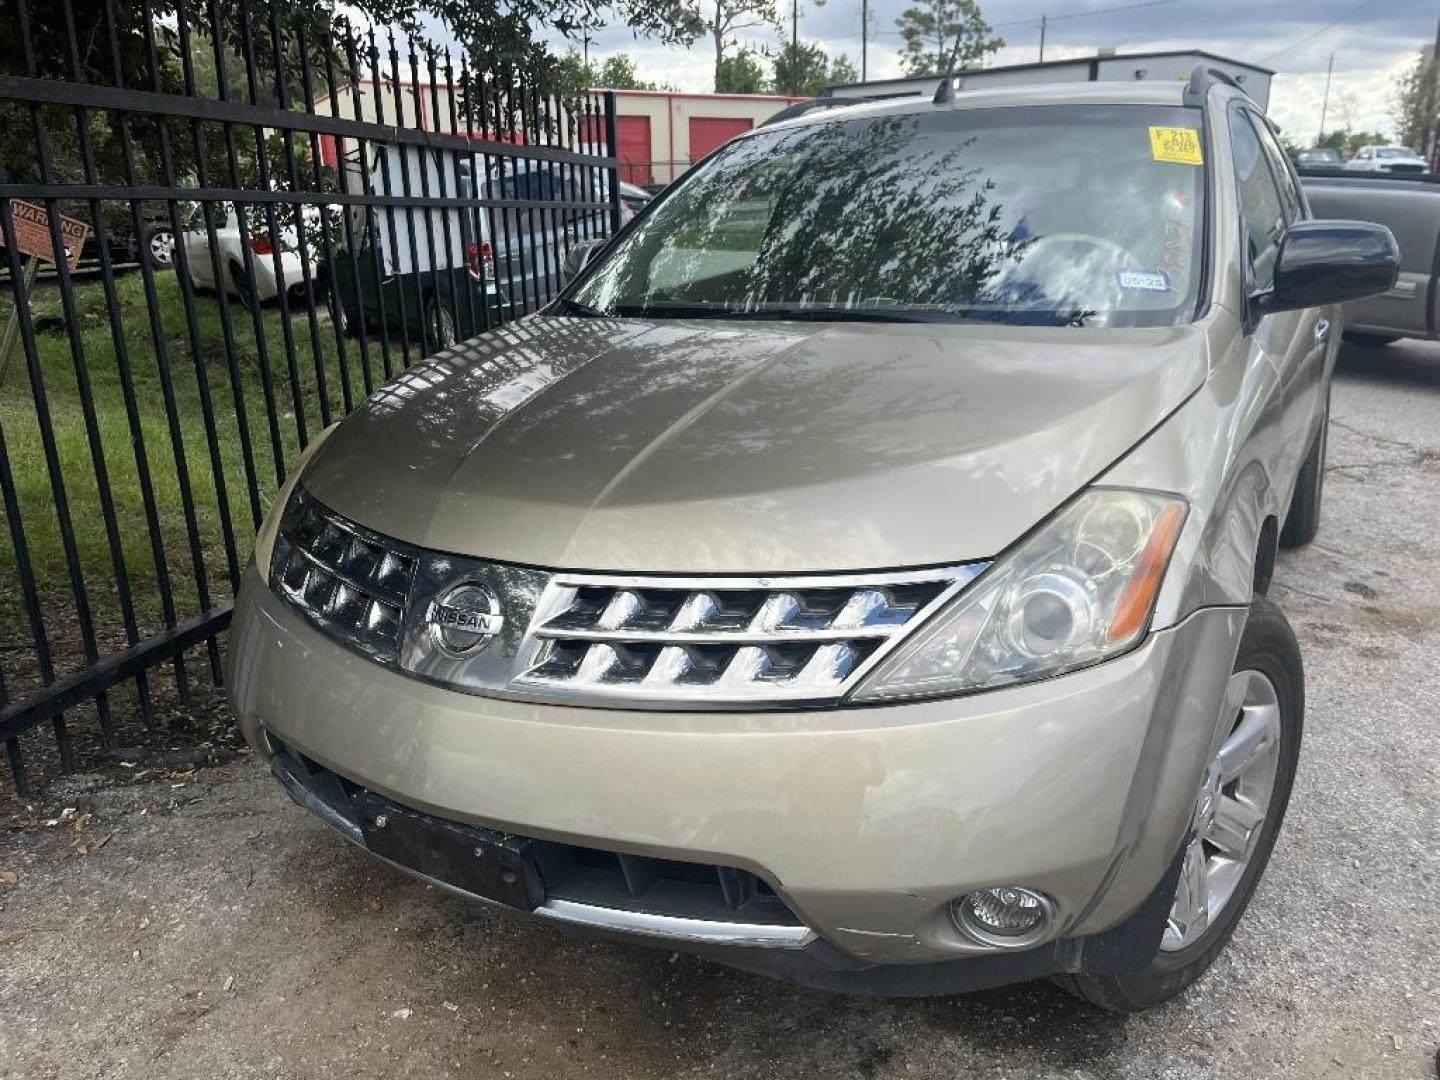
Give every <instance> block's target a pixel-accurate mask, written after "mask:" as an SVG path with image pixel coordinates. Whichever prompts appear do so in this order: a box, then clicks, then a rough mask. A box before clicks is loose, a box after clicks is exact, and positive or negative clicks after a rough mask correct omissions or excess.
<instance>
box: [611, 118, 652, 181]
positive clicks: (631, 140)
mask: <svg viewBox="0 0 1440 1080" xmlns="http://www.w3.org/2000/svg"><path fill="white" fill-rule="evenodd" d="M615 129H616V134H617V135H618V136H619V140H620V179H621V180H624V181H627V182H628V183H631V184H640V185H642V186H643V185H645V184H648V183H650V162H651V161H653V160H654V158H655V155H654V153H653V152H652V150H651V142H650V117H648V116H617V117H616V118H615Z"/></svg>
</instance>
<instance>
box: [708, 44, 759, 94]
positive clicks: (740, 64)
mask: <svg viewBox="0 0 1440 1080" xmlns="http://www.w3.org/2000/svg"><path fill="white" fill-rule="evenodd" d="M769 91H770V81H769V80H768V79H767V78H766V77H765V69H764V68H763V67H761V66H760V61H759V59H758V58H757V57H756V55H755V53H753V52H751V51H750V50H749V49H741V50H740V51H739V52H737V53H735V54H734V55H733V56H727V57H725V58H724V59H723V60H721V61H720V64H719V66H718V67H716V69H715V92H716V93H717V94H765V93H768V92H769Z"/></svg>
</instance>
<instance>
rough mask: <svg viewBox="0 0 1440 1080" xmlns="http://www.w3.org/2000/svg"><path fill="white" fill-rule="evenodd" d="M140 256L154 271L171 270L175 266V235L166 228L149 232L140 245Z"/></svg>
mask: <svg viewBox="0 0 1440 1080" xmlns="http://www.w3.org/2000/svg"><path fill="white" fill-rule="evenodd" d="M139 256H140V258H142V259H144V260H145V262H146V263H147V264H148V265H149V267H150V269H152V270H169V269H170V268H171V267H172V266H174V265H175V234H174V233H173V232H171V231H170V229H169V228H168V227H166V226H156V227H155V228H153V229H149V230H147V231H146V232H145V234H144V237H143V239H142V240H141V243H140V251H139Z"/></svg>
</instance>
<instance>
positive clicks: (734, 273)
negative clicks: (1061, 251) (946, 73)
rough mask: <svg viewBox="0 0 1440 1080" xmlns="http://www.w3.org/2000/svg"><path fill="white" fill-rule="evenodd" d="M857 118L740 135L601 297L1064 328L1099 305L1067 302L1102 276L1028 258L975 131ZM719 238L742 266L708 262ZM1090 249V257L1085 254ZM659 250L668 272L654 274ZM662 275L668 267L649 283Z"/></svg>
mask: <svg viewBox="0 0 1440 1080" xmlns="http://www.w3.org/2000/svg"><path fill="white" fill-rule="evenodd" d="M857 127H859V125H857V124H853V123H849V124H823V125H818V126H814V127H807V128H802V129H799V130H797V131H795V132H793V133H790V134H789V136H788V137H785V138H782V139H780V140H778V141H774V140H763V141H762V140H755V141H754V142H752V143H741V144H737V146H736V147H735V148H734V150H733V151H732V152H733V153H734V154H735V155H736V158H737V160H733V161H732V162H730V163H727V164H726V165H723V166H721V167H719V168H717V169H715V170H714V173H713V176H712V178H711V179H710V182H708V183H707V182H706V179H707V178H706V177H704V176H700V177H697V178H696V179H697V180H698V181H699V183H698V184H697V185H696V187H695V188H694V189H693V190H692V191H690V192H684V191H682V192H681V193H679V194H680V196H681V200H680V201H682V202H683V203H684V204H686V205H685V206H684V207H683V208H682V207H676V208H675V209H676V210H682V209H684V210H688V211H689V214H688V216H689V218H690V222H689V223H688V224H687V225H685V226H684V227H683V228H682V231H681V233H680V234H679V237H678V238H677V235H676V233H675V232H674V231H673V230H670V231H664V230H662V234H663V235H659V236H656V237H655V238H654V239H653V240H652V242H651V243H650V244H648V245H646V244H644V243H643V241H642V245H641V247H642V251H641V252H637V253H636V254H637V255H639V256H640V257H639V258H632V259H630V260H623V259H622V260H619V261H621V262H625V263H628V266H627V267H626V270H629V271H630V273H629V274H625V275H624V276H626V277H636V276H638V277H643V278H644V279H645V280H644V281H643V283H642V282H640V281H634V280H629V281H625V282H624V283H623V284H621V283H620V282H616V284H618V285H620V287H619V288H618V289H615V290H614V291H613V292H611V295H612V296H613V297H615V299H616V300H617V301H618V302H619V303H620V304H622V305H624V304H627V302H629V300H630V297H634V296H635V295H636V294H637V293H639V294H641V296H643V303H642V304H641V307H642V309H643V310H644V311H645V313H648V314H657V315H658V314H664V313H665V309H666V308H667V307H672V306H680V307H684V306H686V305H701V306H704V307H707V308H711V307H719V308H721V309H722V310H724V311H726V312H732V313H733V312H740V313H751V314H764V313H765V312H766V311H767V310H773V309H776V308H780V309H783V310H784V311H785V312H786V313H787V314H795V313H797V310H798V311H803V310H805V309H814V308H821V309H825V310H836V309H838V310H843V311H860V312H863V311H873V312H875V313H876V314H880V313H889V314H892V315H900V314H902V313H908V314H911V315H915V316H918V317H923V316H924V315H926V314H930V315H935V316H950V317H955V316H963V317H965V318H972V319H994V320H1000V321H1005V322H1033V323H1040V324H1044V325H1072V326H1074V325H1083V324H1084V323H1085V322H1086V320H1088V319H1090V318H1091V317H1093V316H1094V314H1095V312H1094V310H1093V309H1091V308H1089V307H1082V306H1077V305H1076V303H1075V301H1076V299H1077V298H1078V297H1083V296H1093V294H1094V291H1095V283H1096V280H1097V277H1099V278H1101V279H1102V280H1103V279H1106V278H1108V276H1109V275H1108V274H1102V275H1097V274H1096V273H1095V272H1094V271H1095V269H1096V268H1095V267H1094V266H1093V265H1087V261H1086V260H1084V259H1075V258H1072V259H1071V260H1070V261H1069V262H1070V271H1071V272H1070V273H1068V274H1032V273H1029V272H1027V271H1028V269H1029V263H1028V261H1027V258H1026V256H1027V252H1028V251H1029V249H1030V248H1031V246H1032V245H1034V244H1035V243H1036V242H1037V241H1038V240H1040V239H1042V238H1041V237H1038V236H1035V235H1031V234H1030V233H1029V232H1028V230H1026V228H1025V227H1024V222H1023V217H1022V218H1021V219H1020V220H1019V221H1017V222H1016V223H1015V224H1014V225H1007V224H1006V217H1007V215H1006V207H1005V206H1004V204H1003V203H1002V202H1000V201H999V199H998V198H997V184H996V182H995V180H994V179H992V178H991V177H990V176H989V175H988V173H987V170H986V168H985V166H984V164H983V161H980V160H978V159H979V158H980V157H981V154H980V153H979V152H978V150H977V148H976V146H975V144H976V142H977V139H978V138H979V136H977V135H975V134H970V135H969V136H968V137H964V138H953V137H948V138H947V137H946V136H947V134H948V133H946V132H934V131H931V132H922V131H921V130H920V128H919V124H918V121H917V118H916V117H915V116H895V117H882V118H878V119H875V120H872V121H870V122H868V123H866V124H865V125H864V127H863V129H862V130H859V131H857ZM687 195H688V196H689V197H688V198H686V197H685V196H687ZM747 204H749V206H747ZM755 204H759V205H758V206H756V205H755ZM751 207H753V209H751ZM747 225H748V226H749V229H750V231H751V236H750V238H749V242H748V243H746V239H747V238H746V236H745V232H746V229H747ZM755 232H760V234H761V235H760V239H759V243H758V246H755V245H754V233H755ZM667 246H669V247H670V250H668V251H666V250H663V249H664V248H665V247H667ZM645 247H648V248H649V249H650V250H649V251H644V250H643V249H644V248H645ZM684 249H690V250H689V251H685V250H684ZM737 249H738V251H737ZM747 249H748V250H747ZM726 251H737V255H736V256H735V258H736V261H741V262H743V263H744V265H740V266H738V267H737V268H735V269H733V270H729V271H728V272H722V273H719V274H716V273H715V272H714V268H715V266H716V254H717V253H723V252H726ZM751 251H753V252H754V255H753V262H750V261H749V252H751ZM1071 254H1072V255H1074V254H1076V253H1075V252H1074V251H1072V252H1071ZM1088 254H1089V255H1091V256H1092V261H1093V256H1094V255H1095V254H1096V253H1095V252H1094V251H1091V252H1089V253H1088ZM666 261H668V262H669V263H670V273H669V274H668V275H660V274H657V273H656V271H657V269H658V264H660V263H663V262H666ZM1050 262H1053V260H1049V259H1040V260H1037V263H1040V264H1044V263H1050ZM1106 265H1107V266H1108V264H1106ZM1117 268H1118V267H1117ZM1087 270H1088V271H1089V272H1088V273H1085V272H1083V271H1087ZM1077 272H1079V273H1077ZM661 276H672V277H674V278H676V279H677V280H676V282H675V284H673V285H665V284H663V283H657V281H656V279H657V278H658V277H661ZM636 286H638V288H637V287H636ZM606 291H607V292H608V291H610V290H606Z"/></svg>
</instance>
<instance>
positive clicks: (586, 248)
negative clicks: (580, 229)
mask: <svg viewBox="0 0 1440 1080" xmlns="http://www.w3.org/2000/svg"><path fill="white" fill-rule="evenodd" d="M608 242H609V241H608V239H595V240H581V241H579V242H578V243H575V244H572V245H571V246H570V250H569V251H567V252H566V253H565V265H564V266H563V267H562V268H561V269H562V271H563V273H564V275H565V280H566V281H569V280H570V279H571V278H573V277H574V276H575V275H576V274H578V273H580V271H581V270H583V269H585V267H586V266H588V265H589V263H590V260H591V259H593V258H594V257H595V256H596V255H597V254H598V253H599V251H600V249H601V248H602V247H604V246H605V245H606V244H607V243H608Z"/></svg>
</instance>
